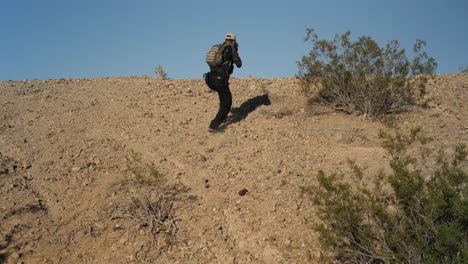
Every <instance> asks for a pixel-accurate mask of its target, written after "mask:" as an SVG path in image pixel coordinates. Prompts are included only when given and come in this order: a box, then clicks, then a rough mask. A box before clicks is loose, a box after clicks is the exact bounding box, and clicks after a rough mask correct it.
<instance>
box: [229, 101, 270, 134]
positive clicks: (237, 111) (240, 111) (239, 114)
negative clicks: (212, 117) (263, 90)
mask: <svg viewBox="0 0 468 264" xmlns="http://www.w3.org/2000/svg"><path fill="white" fill-rule="evenodd" d="M270 104H271V101H270V98H269V97H268V94H263V95H258V96H255V97H252V98H250V99H248V100H247V101H245V102H243V103H242V104H241V105H240V106H239V107H233V108H231V115H230V116H228V117H227V118H226V121H224V123H223V124H222V125H221V126H220V128H221V129H225V128H226V127H228V126H229V125H231V124H234V123H237V122H240V121H241V120H243V119H245V118H246V117H247V116H248V115H249V114H250V113H252V112H253V111H255V109H257V108H258V107H259V106H262V105H270Z"/></svg>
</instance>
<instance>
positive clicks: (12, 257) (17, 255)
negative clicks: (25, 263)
mask: <svg viewBox="0 0 468 264" xmlns="http://www.w3.org/2000/svg"><path fill="white" fill-rule="evenodd" d="M10 258H11V259H13V260H18V259H19V258H20V254H19V253H18V252H13V253H11V255H10Z"/></svg>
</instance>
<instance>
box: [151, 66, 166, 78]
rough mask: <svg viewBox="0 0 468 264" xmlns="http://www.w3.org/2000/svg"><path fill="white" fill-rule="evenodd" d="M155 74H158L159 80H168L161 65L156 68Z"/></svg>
mask: <svg viewBox="0 0 468 264" xmlns="http://www.w3.org/2000/svg"><path fill="white" fill-rule="evenodd" d="M154 74H156V77H157V78H159V79H162V80H167V73H166V71H165V70H164V68H163V67H162V66H161V65H158V67H156V68H154Z"/></svg>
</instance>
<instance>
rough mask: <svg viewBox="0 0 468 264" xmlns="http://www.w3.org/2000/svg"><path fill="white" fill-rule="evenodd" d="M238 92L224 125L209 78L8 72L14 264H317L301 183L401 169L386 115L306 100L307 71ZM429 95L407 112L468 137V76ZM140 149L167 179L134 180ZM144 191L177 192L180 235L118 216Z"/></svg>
mask: <svg viewBox="0 0 468 264" xmlns="http://www.w3.org/2000/svg"><path fill="white" fill-rule="evenodd" d="M231 90H232V93H233V97H234V100H233V109H232V111H231V112H232V113H231V121H230V122H229V123H228V124H227V126H225V130H224V132H223V133H217V134H213V133H209V132H208V131H207V127H208V124H209V122H210V120H211V119H212V118H213V117H214V115H215V113H216V111H217V105H218V99H217V95H216V94H215V93H212V92H210V91H209V89H208V88H207V87H206V86H205V84H204V83H203V82H202V80H199V79H190V80H158V79H153V78H149V77H125V78H104V79H86V80H81V79H80V80H78V79H61V80H31V81H17V82H13V81H6V82H0V193H1V196H0V263H1V262H5V263H269V264H272V263H308V262H309V263H315V262H316V261H317V258H318V256H319V255H320V248H319V245H318V241H317V235H316V234H315V233H314V232H313V229H312V227H313V224H314V219H315V216H314V207H313V205H312V203H311V201H310V199H309V198H307V197H303V196H302V195H301V191H300V187H301V186H306V185H308V184H314V182H315V177H316V174H317V171H318V170H320V169H321V170H325V171H328V172H333V171H338V172H347V171H348V170H349V169H348V165H347V160H348V159H352V160H355V161H356V163H357V164H358V165H360V166H361V167H363V168H365V169H366V170H365V173H366V174H368V175H369V177H372V174H373V173H374V172H375V171H377V170H379V169H380V168H384V169H385V168H388V161H389V160H390V157H389V155H388V153H386V151H385V150H384V149H383V148H382V147H381V146H380V140H379V138H378V133H379V131H380V130H381V129H386V127H385V125H384V124H383V123H382V122H378V121H370V120H366V119H363V118H359V117H354V116H349V115H345V114H340V113H334V112H333V111H330V110H327V109H325V108H321V107H317V106H314V107H309V106H306V104H305V99H304V98H303V96H302V94H301V90H300V87H299V82H298V81H297V80H296V79H294V78H289V79H257V78H246V79H235V78H233V79H231ZM424 101H425V102H426V104H425V107H419V106H418V107H414V108H413V109H411V111H409V112H407V113H403V114H399V115H397V116H396V120H397V123H398V125H399V126H400V127H401V129H402V130H408V129H410V128H412V127H414V126H421V127H422V128H423V131H424V132H425V133H426V135H428V136H430V137H432V138H433V139H434V141H433V142H432V143H431V147H432V148H434V149H436V148H439V147H444V148H451V147H453V146H454V145H455V144H457V143H465V144H468V136H467V135H468V104H467V102H468V74H454V75H441V76H437V78H436V79H435V80H433V81H431V82H430V85H429V87H428V94H427V95H426V96H425V98H424ZM132 153H137V154H136V155H140V156H141V161H140V163H141V164H146V165H141V166H143V167H145V166H148V167H145V168H149V167H153V168H155V169H156V170H157V171H158V172H159V175H162V176H159V177H160V178H161V179H164V181H158V182H150V181H146V182H145V181H143V182H140V183H137V182H136V181H133V182H132V181H128V179H132V178H131V177H134V176H135V175H132V174H131V173H130V172H129V168H130V167H131V166H130V165H131V163H130V162H131V160H132ZM148 175H149V174H148ZM145 177H146V176H145ZM148 177H152V176H151V175H150V176H148ZM243 189H245V190H243ZM242 190H243V191H242ZM142 197H149V198H148V199H149V200H152V201H154V200H155V199H163V198H164V200H165V201H167V202H168V203H173V205H174V208H173V211H172V212H173V216H174V217H175V219H172V224H173V225H172V227H176V228H177V229H176V231H177V233H176V234H175V236H174V237H172V236H169V235H168V232H167V230H166V231H165V230H162V231H161V230H160V232H153V233H152V232H150V231H151V230H150V228H149V227H148V225H145V224H142V223H141V222H138V221H136V220H134V219H133V220H132V219H131V218H129V217H122V216H124V215H123V214H120V216H121V217H118V216H119V215H118V213H119V211H118V210H117V208H127V209H128V208H131V206H132V201H135V200H138V199H140V200H141V199H143V198H142ZM158 197H159V198H158ZM161 197H163V198H161ZM127 213H128V212H127ZM134 216H135V215H134ZM167 221H169V220H167ZM167 221H166V223H167Z"/></svg>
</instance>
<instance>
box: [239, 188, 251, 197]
mask: <svg viewBox="0 0 468 264" xmlns="http://www.w3.org/2000/svg"><path fill="white" fill-rule="evenodd" d="M248 192H249V190H247V189H245V188H244V189H242V190H240V191H239V195H240V196H244V195H246V194H247V193H248Z"/></svg>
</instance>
